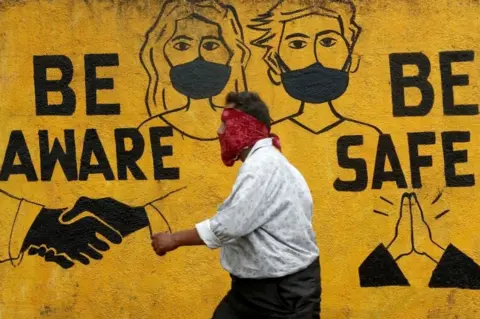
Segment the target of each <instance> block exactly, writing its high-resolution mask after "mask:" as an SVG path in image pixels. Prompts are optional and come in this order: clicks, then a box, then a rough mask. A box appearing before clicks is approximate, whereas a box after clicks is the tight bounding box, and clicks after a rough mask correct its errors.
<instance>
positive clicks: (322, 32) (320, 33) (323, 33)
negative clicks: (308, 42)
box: [315, 30, 343, 37]
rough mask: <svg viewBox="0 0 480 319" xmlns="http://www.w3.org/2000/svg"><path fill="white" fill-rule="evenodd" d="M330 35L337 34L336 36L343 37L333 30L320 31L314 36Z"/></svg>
mask: <svg viewBox="0 0 480 319" xmlns="http://www.w3.org/2000/svg"><path fill="white" fill-rule="evenodd" d="M330 33H334V34H337V35H339V36H341V37H343V35H342V34H341V33H339V32H338V31H335V30H324V31H320V32H318V33H317V34H316V35H315V36H317V37H319V36H322V35H325V34H330Z"/></svg>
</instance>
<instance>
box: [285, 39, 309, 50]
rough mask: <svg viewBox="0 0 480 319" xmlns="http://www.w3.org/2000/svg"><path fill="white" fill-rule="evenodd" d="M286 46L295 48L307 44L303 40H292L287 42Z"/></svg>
mask: <svg viewBox="0 0 480 319" xmlns="http://www.w3.org/2000/svg"><path fill="white" fill-rule="evenodd" d="M288 46H289V47H290V48H292V49H295V50H298V49H303V48H304V47H306V46H307V42H305V41H303V40H293V41H291V42H290V43H289V44H288Z"/></svg>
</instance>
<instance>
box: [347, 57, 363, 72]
mask: <svg viewBox="0 0 480 319" xmlns="http://www.w3.org/2000/svg"><path fill="white" fill-rule="evenodd" d="M361 59H362V57H361V56H360V55H358V54H355V53H352V55H351V59H350V67H349V68H348V71H349V72H350V73H355V72H357V71H358V69H359V68H360V61H361Z"/></svg>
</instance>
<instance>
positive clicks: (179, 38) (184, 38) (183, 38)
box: [172, 34, 193, 41]
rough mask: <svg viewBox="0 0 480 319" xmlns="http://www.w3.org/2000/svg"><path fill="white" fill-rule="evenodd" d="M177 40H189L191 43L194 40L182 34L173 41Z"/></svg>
mask: <svg viewBox="0 0 480 319" xmlns="http://www.w3.org/2000/svg"><path fill="white" fill-rule="evenodd" d="M176 40H189V41H192V40H193V39H192V38H190V37H187V36H186V35H183V34H181V35H177V36H176V37H174V38H173V39H172V41H176Z"/></svg>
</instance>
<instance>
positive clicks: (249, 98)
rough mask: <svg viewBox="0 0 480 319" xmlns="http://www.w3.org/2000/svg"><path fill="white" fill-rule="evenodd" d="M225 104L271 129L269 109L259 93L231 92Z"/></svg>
mask: <svg viewBox="0 0 480 319" xmlns="http://www.w3.org/2000/svg"><path fill="white" fill-rule="evenodd" d="M225 102H226V104H233V105H234V108H236V109H238V110H240V111H242V112H245V113H247V114H248V115H251V116H253V117H254V118H256V119H257V120H259V121H260V122H262V123H263V124H265V125H266V126H267V127H268V128H270V124H271V120H270V113H269V111H268V107H267V105H266V104H265V102H263V101H262V99H261V98H260V96H258V94H257V93H254V92H230V93H228V95H227V98H226V99H225Z"/></svg>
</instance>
